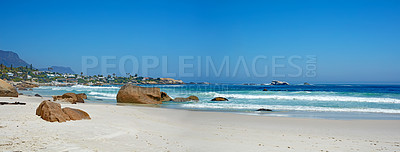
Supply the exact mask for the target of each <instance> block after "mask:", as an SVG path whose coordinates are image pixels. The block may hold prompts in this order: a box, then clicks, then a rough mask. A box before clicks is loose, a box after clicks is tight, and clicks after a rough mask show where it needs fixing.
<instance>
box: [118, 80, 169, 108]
mask: <svg viewBox="0 0 400 152" xmlns="http://www.w3.org/2000/svg"><path fill="white" fill-rule="evenodd" d="M117 102H118V103H139V104H162V100H161V92H160V88H146V87H140V86H135V85H132V84H126V85H124V86H122V87H121V89H120V90H119V91H118V94H117Z"/></svg>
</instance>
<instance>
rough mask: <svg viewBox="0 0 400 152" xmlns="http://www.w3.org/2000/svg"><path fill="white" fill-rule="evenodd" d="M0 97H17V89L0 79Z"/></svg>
mask: <svg viewBox="0 0 400 152" xmlns="http://www.w3.org/2000/svg"><path fill="white" fill-rule="evenodd" d="M0 97H18V92H17V89H15V88H14V87H13V86H12V85H11V84H9V83H7V82H6V81H3V80H1V79H0Z"/></svg>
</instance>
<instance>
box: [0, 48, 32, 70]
mask: <svg viewBox="0 0 400 152" xmlns="http://www.w3.org/2000/svg"><path fill="white" fill-rule="evenodd" d="M0 64H3V65H5V66H7V67H10V66H11V65H12V66H13V67H20V66H29V64H28V63H26V62H25V61H24V60H22V59H20V58H19V56H18V54H17V53H14V52H11V51H3V50H0Z"/></svg>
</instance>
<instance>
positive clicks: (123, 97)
mask: <svg viewBox="0 0 400 152" xmlns="http://www.w3.org/2000/svg"><path fill="white" fill-rule="evenodd" d="M163 101H174V102H186V101H199V98H198V97H196V96H189V97H187V98H182V97H177V98H175V99H173V98H171V97H170V96H168V94H167V93H165V92H161V91H160V88H146V87H141V86H136V85H132V84H125V85H124V86H122V87H121V89H120V90H119V91H118V94H117V102H118V103H138V104H162V102H163ZM211 101H229V100H228V99H227V98H223V97H216V98H214V99H212V100H211Z"/></svg>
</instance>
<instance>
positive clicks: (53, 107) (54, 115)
mask: <svg viewBox="0 0 400 152" xmlns="http://www.w3.org/2000/svg"><path fill="white" fill-rule="evenodd" d="M36 115H38V116H40V117H41V118H42V119H43V120H46V121H50V122H56V121H57V122H66V121H69V120H82V119H91V118H90V116H89V114H88V113H86V112H85V111H82V110H79V109H73V108H68V107H66V108H62V109H61V105H60V104H59V103H54V102H51V101H50V100H45V101H43V102H42V103H40V105H39V107H38V108H37V109H36Z"/></svg>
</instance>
